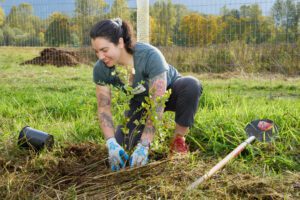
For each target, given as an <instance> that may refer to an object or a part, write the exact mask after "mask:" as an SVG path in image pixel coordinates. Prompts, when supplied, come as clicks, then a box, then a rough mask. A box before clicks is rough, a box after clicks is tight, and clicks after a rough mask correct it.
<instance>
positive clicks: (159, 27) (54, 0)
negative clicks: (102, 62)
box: [0, 0, 300, 75]
mask: <svg viewBox="0 0 300 200" xmlns="http://www.w3.org/2000/svg"><path fill="white" fill-rule="evenodd" d="M136 12H137V8H136V0H51V1H50V0H31V1H30V0H27V1H22V0H9V1H8V0H3V1H0V45H1V46H18V47H27V46H34V47H60V48H68V49H72V50H75V51H77V53H78V55H80V56H81V57H83V58H85V60H87V61H94V60H95V57H94V55H93V52H91V50H90V48H89V46H90V38H89V30H90V28H91V26H92V25H93V24H94V23H96V22H97V21H99V20H101V19H106V18H114V17H120V18H122V19H123V20H126V21H130V22H131V24H132V25H133V27H134V29H135V30H136V20H137V19H136ZM299 18H300V1H299V0H259V1H258V0H225V1H218V0H210V1H206V0H173V1H172V0H150V18H149V19H150V21H149V24H150V43H151V44H153V45H155V46H157V47H158V48H160V49H161V50H162V52H163V53H164V55H165V56H166V59H167V61H168V62H169V63H171V64H173V65H175V66H176V67H177V68H178V69H179V70H180V71H189V72H190V71H193V72H228V71H236V70H239V71H246V72H276V73H283V74H289V75H299V74H300V66H299V65H300V64H299V63H300V62H299V61H300V50H299V44H300V39H299V31H300V28H299V24H300V22H299Z"/></svg>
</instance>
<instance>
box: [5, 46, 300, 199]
mask: <svg viewBox="0 0 300 200" xmlns="http://www.w3.org/2000/svg"><path fill="white" fill-rule="evenodd" d="M38 52H39V51H38V49H31V48H27V49H26V50H24V49H18V48H2V49H0V71H1V73H0V85H1V87H0V94H1V95H0V133H1V134H0V151H1V153H0V155H1V156H2V157H5V155H6V156H7V157H11V156H12V155H8V152H9V150H8V148H11V146H12V147H14V146H16V143H17V137H18V134H19V131H20V130H21V129H22V128H23V127H24V126H26V125H29V126H31V127H33V128H35V129H39V130H42V131H45V132H47V133H50V134H52V135H54V137H55V148H57V149H59V148H60V146H61V145H63V144H64V143H65V142H69V143H81V142H93V143H100V144H104V141H103V137H102V134H101V131H100V128H99V125H98V119H97V114H96V111H97V105H96V97H95V85H94V83H93V81H92V67H91V66H85V65H81V66H78V67H62V68H56V67H54V66H43V67H41V66H32V65H27V66H21V65H19V63H20V62H23V61H25V60H26V59H30V58H32V57H34V56H35V55H37V54H38ZM194 75H195V76H196V77H198V78H199V79H200V80H201V82H202V84H203V87H204V93H203V96H202V97H201V100H200V104H199V110H198V112H197V114H196V117H195V123H194V126H193V127H192V129H191V131H190V134H189V137H188V142H189V143H190V147H191V150H199V152H198V153H196V156H195V155H194V156H192V157H191V158H190V163H189V166H190V168H191V167H192V166H196V165H197V164H196V163H197V159H199V158H201V159H205V160H206V161H210V163H211V161H213V163H214V164H215V163H216V162H217V160H219V159H221V158H222V157H224V156H225V155H226V154H227V153H229V152H230V151H231V150H233V149H234V148H235V147H236V146H237V145H239V144H240V143H241V142H242V141H244V140H245V139H246V138H247V136H246V135H245V132H244V127H245V126H246V125H247V123H249V122H250V121H252V120H255V119H260V118H269V119H271V120H273V121H274V122H275V123H276V124H277V125H278V126H279V134H278V136H277V137H276V140H274V141H273V142H272V143H268V144H266V143H259V142H255V143H253V144H252V145H249V146H248V147H247V148H246V150H245V151H243V152H242V156H239V158H237V159H236V160H237V161H236V162H232V163H231V164H229V165H228V166H227V167H228V169H232V171H234V172H236V173H238V172H239V173H250V174H256V175H258V176H261V175H265V174H269V175H270V176H271V177H272V176H275V175H276V174H277V175H278V174H281V173H283V172H284V171H287V170H289V171H294V172H296V173H298V172H299V171H300V164H299V163H300V157H299V155H300V135H299V133H300V101H299V100H300V79H299V78H295V77H294V78H289V77H282V76H275V75H255V74H249V75H239V76H228V77H225V78H224V77H223V78H222V79H220V78H214V77H216V75H212V74H202V75H199V74H198V75H197V74H194ZM114 98H115V101H114V102H118V104H115V105H114V107H113V112H114V114H115V122H116V123H117V122H118V121H119V120H121V119H120V117H118V116H120V115H122V113H123V111H124V110H123V109H122V104H124V103H125V102H126V101H127V100H126V95H120V94H118V95H117V96H114ZM173 117H174V114H171V113H168V114H165V115H164V125H165V126H162V127H160V129H159V130H160V134H159V136H158V137H156V141H155V143H154V146H153V148H154V149H156V150H158V151H162V152H166V151H167V146H168V145H167V143H168V139H167V138H169V137H170V135H171V134H172V131H173V128H174V122H173ZM9 145H11V146H9ZM15 154H18V153H17V152H15ZM15 154H13V155H15ZM41 156H46V155H45V154H42V155H41ZM0 158H1V157H0ZM210 166H211V164H210ZM254 168H255V169H256V170H253V169H254ZM206 170H207V169H206ZM71 189H72V188H71ZM0 193H1V192H0ZM159 194H160V193H158V195H159ZM174 195H175V194H174ZM196 196H197V195H196Z"/></svg>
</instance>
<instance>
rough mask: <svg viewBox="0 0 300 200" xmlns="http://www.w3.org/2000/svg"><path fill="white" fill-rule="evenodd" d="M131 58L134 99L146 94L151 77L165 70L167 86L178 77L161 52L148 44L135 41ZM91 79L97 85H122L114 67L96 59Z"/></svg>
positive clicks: (140, 99) (141, 98) (141, 97)
mask: <svg viewBox="0 0 300 200" xmlns="http://www.w3.org/2000/svg"><path fill="white" fill-rule="evenodd" d="M133 59H134V69H135V76H134V80H133V85H132V87H133V90H135V89H136V90H135V91H136V93H135V95H134V99H135V100H138V101H142V100H143V99H144V97H145V96H146V95H148V90H149V80H150V79H151V78H153V77H155V76H157V75H159V74H161V73H163V72H167V87H169V86H170V85H171V84H172V83H173V82H174V81H175V80H176V79H177V78H178V77H180V74H179V73H178V71H177V70H176V69H175V68H174V67H173V66H171V65H169V64H168V63H167V62H166V60H165V58H164V56H163V55H162V53H161V52H160V51H159V50H158V49H157V48H156V47H154V46H152V45H150V44H145V43H136V45H135V47H134V50H133ZM93 79H94V82H95V83H96V84H99V85H113V86H115V87H120V88H123V86H124V83H122V81H121V79H120V78H119V77H118V74H116V73H115V67H108V66H106V65H105V63H104V62H102V61H101V60H98V61H97V62H96V64H95V66H94V71H93ZM137 88H138V89H137ZM141 88H142V89H141Z"/></svg>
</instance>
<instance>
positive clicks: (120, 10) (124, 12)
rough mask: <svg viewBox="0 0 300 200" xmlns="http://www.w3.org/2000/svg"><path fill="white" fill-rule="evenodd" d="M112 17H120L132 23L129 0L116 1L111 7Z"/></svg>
mask: <svg viewBox="0 0 300 200" xmlns="http://www.w3.org/2000/svg"><path fill="white" fill-rule="evenodd" d="M110 17H111V18H115V17H120V18H121V19H123V20H126V21H130V10H129V8H128V4H127V0H115V1H114V2H113V4H112V6H111V11H110Z"/></svg>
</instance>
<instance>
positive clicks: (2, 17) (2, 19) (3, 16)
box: [0, 7, 5, 27]
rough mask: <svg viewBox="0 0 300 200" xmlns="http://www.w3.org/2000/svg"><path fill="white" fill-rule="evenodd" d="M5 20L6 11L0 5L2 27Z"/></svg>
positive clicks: (0, 24)
mask: <svg viewBox="0 0 300 200" xmlns="http://www.w3.org/2000/svg"><path fill="white" fill-rule="evenodd" d="M4 21H5V13H4V11H3V9H2V8H1V7H0V27H1V26H2V25H3V24H4Z"/></svg>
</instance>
